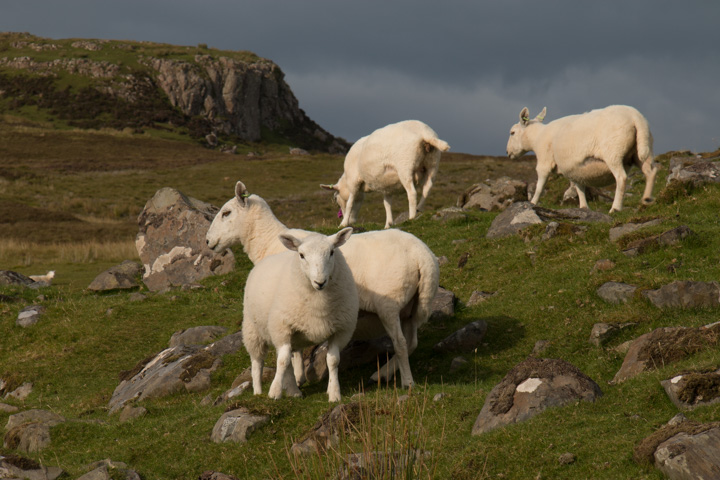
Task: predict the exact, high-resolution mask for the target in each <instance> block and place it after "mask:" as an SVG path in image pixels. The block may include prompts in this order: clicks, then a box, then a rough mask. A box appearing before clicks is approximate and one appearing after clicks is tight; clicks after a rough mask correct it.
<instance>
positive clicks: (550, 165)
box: [507, 105, 658, 213]
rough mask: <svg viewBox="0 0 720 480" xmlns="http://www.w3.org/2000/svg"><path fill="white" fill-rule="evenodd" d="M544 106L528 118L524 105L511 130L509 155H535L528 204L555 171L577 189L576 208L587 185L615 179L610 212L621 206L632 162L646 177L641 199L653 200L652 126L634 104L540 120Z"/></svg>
mask: <svg viewBox="0 0 720 480" xmlns="http://www.w3.org/2000/svg"><path fill="white" fill-rule="evenodd" d="M546 111H547V109H546V108H543V111H542V112H541V113H540V115H538V116H537V117H535V119H533V120H530V116H529V111H528V109H527V107H526V108H523V109H522V111H521V112H520V122H518V123H516V124H515V125H513V126H512V128H511V129H510V138H509V140H508V144H507V154H508V156H509V157H510V158H518V157H521V156H522V155H524V154H525V153H527V152H529V151H531V150H532V151H534V152H535V154H536V155H537V167H536V169H537V174H538V181H537V187H536V189H535V195H533V198H532V200H530V202H532V203H533V204H536V203H537V202H538V199H539V198H540V194H541V193H542V191H543V187H544V186H545V182H546V181H547V178H548V175H550V172H551V171H553V170H556V169H557V171H558V173H560V174H562V175H564V176H565V177H567V178H568V179H569V180H570V183H571V187H572V186H574V187H575V188H576V190H577V192H578V200H579V202H580V208H588V205H587V200H586V198H585V188H586V187H588V186H591V187H603V186H606V185H610V184H611V183H612V182H613V181H614V182H615V183H616V184H617V186H616V187H615V198H614V199H613V203H612V207H611V208H610V213H612V212H619V211H620V210H622V204H623V195H624V194H625V181H626V179H627V169H628V168H629V167H630V166H632V165H633V164H635V165H637V166H638V167H640V169H641V170H642V172H643V174H644V175H645V192H644V193H643V198H642V201H643V203H645V204H648V203H652V201H653V199H652V190H653V185H654V184H655V175H656V174H657V171H658V167H657V165H656V164H655V163H654V162H653V151H652V144H653V139H652V135H651V134H650V127H649V126H648V122H647V120H645V117H643V116H642V114H641V113H640V112H638V111H637V110H636V109H634V108H633V107H627V106H624V105H612V106H609V107H606V108H602V109H599V110H592V111H591V112H587V113H583V114H581V115H570V116H567V117H562V118H559V119H557V120H554V121H552V122H550V123H548V124H547V125H544V124H543V123H542V121H543V119H544V118H545V113H546Z"/></svg>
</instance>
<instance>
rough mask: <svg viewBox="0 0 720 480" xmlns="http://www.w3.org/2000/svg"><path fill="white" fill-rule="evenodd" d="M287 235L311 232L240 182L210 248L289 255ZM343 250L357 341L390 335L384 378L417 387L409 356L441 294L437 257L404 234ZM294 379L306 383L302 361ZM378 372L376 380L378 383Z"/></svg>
mask: <svg viewBox="0 0 720 480" xmlns="http://www.w3.org/2000/svg"><path fill="white" fill-rule="evenodd" d="M283 233H288V234H291V235H293V236H294V237H296V238H304V237H305V236H307V235H309V234H310V233H311V232H308V231H305V230H296V229H293V230H290V229H288V228H287V227H286V226H285V225H283V224H282V223H281V222H280V221H279V220H278V219H277V218H276V217H275V215H274V214H273V212H272V210H271V209H270V206H269V205H268V204H267V202H265V200H263V199H262V198H261V197H259V196H257V195H249V194H248V192H247V189H246V188H245V185H244V184H243V183H242V182H237V184H236V185H235V197H234V198H232V199H230V200H229V201H228V202H227V203H225V205H223V207H222V208H221V209H220V211H219V212H218V213H217V215H216V216H215V218H214V219H213V222H212V224H211V225H210V228H209V229H208V232H207V235H206V239H207V244H208V246H209V247H210V248H212V249H213V250H214V251H216V252H222V251H224V250H225V249H226V248H228V247H230V246H232V245H235V244H238V243H240V244H242V246H243V248H244V249H245V253H246V254H247V255H248V257H249V258H250V261H252V262H253V263H257V262H259V261H260V260H262V259H263V258H265V257H266V256H268V255H273V254H276V253H278V252H281V251H284V250H285V247H284V246H283V245H282V243H280V241H279V240H278V235H280V234H283ZM341 251H342V252H343V254H344V255H345V259H346V260H347V262H348V264H349V265H350V269H351V270H352V272H353V277H354V279H355V282H356V284H357V288H358V295H359V297H360V309H361V312H360V316H359V318H358V323H357V328H356V330H355V333H354V335H353V338H354V339H356V340H369V339H373V338H377V337H379V336H382V335H385V334H386V333H387V335H389V336H390V338H391V340H392V343H393V347H394V349H395V355H394V356H393V357H392V358H391V359H390V361H389V362H388V363H387V364H386V365H385V366H383V367H382V369H381V370H380V372H379V376H380V378H383V379H385V378H388V377H389V376H391V375H392V374H393V373H394V372H395V370H396V369H398V368H399V369H400V376H401V380H402V385H403V386H404V387H408V386H410V385H412V383H413V378H412V372H411V371H410V361H409V359H408V356H409V355H410V354H411V353H412V352H413V351H414V350H415V348H416V347H417V331H418V328H420V326H421V325H423V324H424V323H425V322H426V321H427V319H428V317H429V316H430V313H431V304H432V301H433V298H435V294H436V293H437V288H438V281H439V278H440V269H439V266H438V263H437V259H436V258H435V255H434V254H433V253H432V251H430V249H429V248H428V247H427V245H425V244H424V243H423V242H422V241H421V240H420V239H418V238H417V237H415V236H414V235H411V234H409V233H406V232H403V231H400V230H395V229H391V230H383V231H376V232H367V233H360V234H355V235H353V236H352V237H350V240H348V242H347V243H346V244H345V245H343V247H342V248H341ZM293 366H294V368H295V377H296V379H297V380H298V383H300V384H302V383H303V382H304V372H303V365H302V358H301V357H300V356H299V355H297V356H294V357H293ZM377 378H378V373H376V374H374V375H373V380H377Z"/></svg>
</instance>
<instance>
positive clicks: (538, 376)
mask: <svg viewBox="0 0 720 480" xmlns="http://www.w3.org/2000/svg"><path fill="white" fill-rule="evenodd" d="M602 394H603V393H602V390H600V387H599V386H598V384H597V383H595V382H594V381H593V380H592V379H591V378H590V377H588V376H587V375H585V374H584V373H582V372H581V371H580V370H579V369H578V368H577V367H575V366H574V365H572V364H570V363H568V362H565V361H564V360H559V359H551V358H547V359H538V358H534V357H529V358H528V359H527V360H525V361H524V362H522V363H520V364H518V365H517V366H515V367H514V368H513V369H512V370H510V372H509V373H508V374H507V375H506V376H505V378H503V380H502V381H501V382H500V383H499V384H498V385H496V386H495V387H494V388H493V389H492V391H491V392H490V393H489V394H488V396H487V398H486V400H485V404H484V405H483V407H482V410H481V411H480V415H478V417H477V420H476V421H475V425H474V426H473V429H472V434H473V435H480V434H482V433H485V432H488V431H490V430H494V429H496V428H500V427H503V426H505V425H509V424H512V423H518V422H523V421H525V420H527V419H529V418H531V417H534V416H535V415H537V414H538V413H540V412H542V411H543V410H545V409H547V408H549V407H557V406H563V405H567V404H569V403H575V402H577V401H578V400H583V401H590V402H592V401H595V399H597V398H598V397H600V396H601V395H602Z"/></svg>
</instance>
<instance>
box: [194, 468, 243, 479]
mask: <svg viewBox="0 0 720 480" xmlns="http://www.w3.org/2000/svg"><path fill="white" fill-rule="evenodd" d="M198 480H239V479H238V478H237V477H234V476H232V475H227V474H225V473H222V472H215V471H213V470H206V471H204V472H203V473H201V474H200V477H198Z"/></svg>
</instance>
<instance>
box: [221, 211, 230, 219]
mask: <svg viewBox="0 0 720 480" xmlns="http://www.w3.org/2000/svg"><path fill="white" fill-rule="evenodd" d="M228 215H230V210H225V211H224V212H223V213H222V218H225V217H227V216H228Z"/></svg>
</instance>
